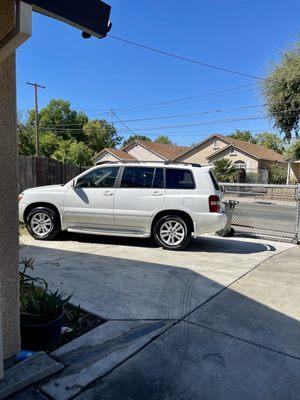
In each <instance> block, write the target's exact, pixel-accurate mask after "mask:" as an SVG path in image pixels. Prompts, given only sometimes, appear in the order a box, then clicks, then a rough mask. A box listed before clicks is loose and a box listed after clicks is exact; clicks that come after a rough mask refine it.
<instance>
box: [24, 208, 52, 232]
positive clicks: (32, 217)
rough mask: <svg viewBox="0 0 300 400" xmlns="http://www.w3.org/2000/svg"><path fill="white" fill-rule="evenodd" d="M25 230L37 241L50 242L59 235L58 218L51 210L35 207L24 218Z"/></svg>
mask: <svg viewBox="0 0 300 400" xmlns="http://www.w3.org/2000/svg"><path fill="white" fill-rule="evenodd" d="M26 228H27V230H28V232H29V233H30V235H31V236H32V237H33V238H35V239H37V240H52V239H54V238H55V237H56V236H57V235H58V234H59V233H60V221H59V217H58V215H57V213H56V212H55V211H53V210H52V209H51V208H48V207H35V208H33V209H32V210H31V211H30V212H29V214H28V216H27V218H26Z"/></svg>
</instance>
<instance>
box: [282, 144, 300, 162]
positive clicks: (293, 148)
mask: <svg viewBox="0 0 300 400" xmlns="http://www.w3.org/2000/svg"><path fill="white" fill-rule="evenodd" d="M284 155H285V158H286V159H288V160H291V161H298V160H300V140H297V141H296V143H294V144H292V145H290V146H289V147H288V148H287V149H286V151H285V153H284Z"/></svg>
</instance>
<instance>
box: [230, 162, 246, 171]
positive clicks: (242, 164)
mask: <svg viewBox="0 0 300 400" xmlns="http://www.w3.org/2000/svg"><path fill="white" fill-rule="evenodd" d="M233 165H234V167H235V168H236V169H246V163H245V162H244V161H241V160H238V161H235V163H234V164H233Z"/></svg>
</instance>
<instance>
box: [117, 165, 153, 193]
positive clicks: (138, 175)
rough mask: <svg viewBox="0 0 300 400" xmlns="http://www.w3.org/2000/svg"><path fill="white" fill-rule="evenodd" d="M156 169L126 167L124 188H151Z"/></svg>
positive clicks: (122, 183) (123, 180) (122, 184)
mask: <svg viewBox="0 0 300 400" xmlns="http://www.w3.org/2000/svg"><path fill="white" fill-rule="evenodd" d="M154 169H155V168H150V167H125V168H124V172H123V176H122V182H121V187H123V188H151V187H152V182H153V178H154Z"/></svg>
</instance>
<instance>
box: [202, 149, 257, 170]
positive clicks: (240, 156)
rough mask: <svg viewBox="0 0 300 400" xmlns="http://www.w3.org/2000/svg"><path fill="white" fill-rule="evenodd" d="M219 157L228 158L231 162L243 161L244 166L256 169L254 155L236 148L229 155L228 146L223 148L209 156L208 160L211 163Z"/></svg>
mask: <svg viewBox="0 0 300 400" xmlns="http://www.w3.org/2000/svg"><path fill="white" fill-rule="evenodd" d="M221 158H228V159H229V160H231V161H232V163H235V162H236V161H243V162H245V163H246V168H247V169H251V170H257V169H258V160H256V159H255V158H254V157H251V156H249V155H248V154H246V153H244V152H242V151H240V150H237V149H236V151H235V155H230V148H228V149H224V150H223V151H221V152H220V153H218V154H216V155H215V156H213V157H211V158H210V159H209V161H210V162H211V163H212V162H214V161H216V160H219V159H221Z"/></svg>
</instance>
